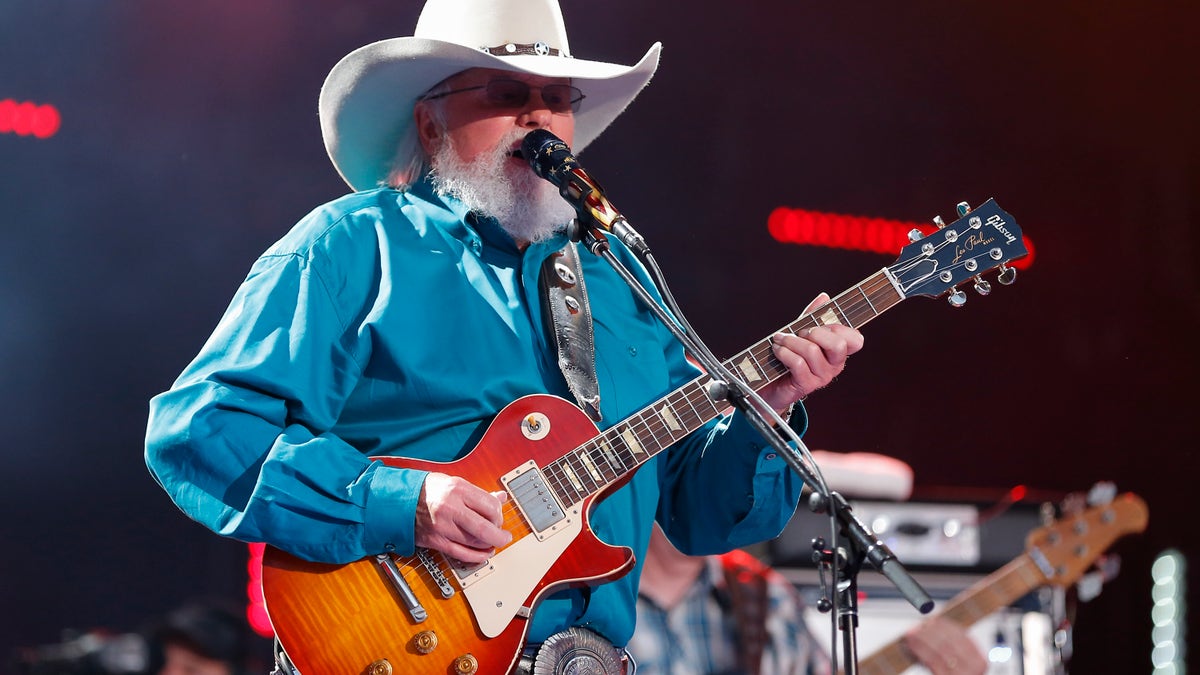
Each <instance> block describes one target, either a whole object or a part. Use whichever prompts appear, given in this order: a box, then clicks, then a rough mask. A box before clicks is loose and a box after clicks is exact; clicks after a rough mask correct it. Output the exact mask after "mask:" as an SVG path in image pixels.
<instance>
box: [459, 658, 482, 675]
mask: <svg viewBox="0 0 1200 675" xmlns="http://www.w3.org/2000/svg"><path fill="white" fill-rule="evenodd" d="M478 670H479V661H477V660H476V659H475V657H474V656H472V655H471V654H463V655H462V656H460V657H458V658H457V659H454V672H455V673H456V674H457V675H475V673H476V672H477V671H478Z"/></svg>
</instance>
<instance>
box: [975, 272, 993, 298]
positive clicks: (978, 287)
mask: <svg viewBox="0 0 1200 675" xmlns="http://www.w3.org/2000/svg"><path fill="white" fill-rule="evenodd" d="M975 292H976V293H978V294H980V295H987V294H988V293H991V292H992V285H991V284H989V283H988V282H987V280H986V279H984V278H983V277H981V276H979V275H975Z"/></svg>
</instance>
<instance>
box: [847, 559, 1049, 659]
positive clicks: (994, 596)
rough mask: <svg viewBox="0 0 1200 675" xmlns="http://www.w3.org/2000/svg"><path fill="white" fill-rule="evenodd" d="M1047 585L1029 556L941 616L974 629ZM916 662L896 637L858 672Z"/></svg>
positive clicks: (965, 593) (956, 600)
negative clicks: (1003, 608) (986, 619)
mask: <svg viewBox="0 0 1200 675" xmlns="http://www.w3.org/2000/svg"><path fill="white" fill-rule="evenodd" d="M1045 583H1046V577H1045V576H1044V575H1043V574H1042V573H1041V572H1040V571H1039V570H1038V567H1037V564H1036V563H1035V562H1034V560H1033V558H1031V557H1030V556H1029V554H1028V553H1026V554H1023V555H1021V556H1020V557H1018V558H1016V559H1014V560H1012V561H1010V562H1009V563H1008V564H1007V565H1005V566H1004V567H1001V568H1000V569H998V570H996V571H995V572H993V573H992V574H990V575H988V576H987V578H985V579H982V580H980V581H978V582H976V583H975V584H974V585H972V586H971V587H970V588H967V589H966V590H964V591H963V592H961V593H959V594H958V595H957V596H955V597H954V599H953V600H951V601H950V602H948V603H947V604H946V606H945V609H943V610H942V613H941V616H943V617H945V618H947V619H949V620H951V621H953V622H954V623H957V624H959V625H960V626H963V627H968V626H972V625H974V624H975V623H976V622H977V621H979V620H980V619H982V618H984V617H986V616H988V615H990V614H992V613H993V612H995V611H996V610H998V609H1000V608H1002V607H1007V606H1009V605H1011V604H1012V603H1013V602H1014V601H1016V600H1017V599H1018V598H1020V597H1022V596H1024V595H1025V594H1026V593H1028V592H1030V591H1032V590H1033V589H1035V588H1038V587H1040V586H1042V585H1044V584H1045ZM916 663H917V660H916V659H915V658H914V657H913V655H912V653H910V652H909V651H908V649H907V648H906V647H905V646H904V644H903V642H902V641H901V639H900V638H897V639H896V640H893V641H892V642H889V643H888V644H887V645H886V646H884V647H883V648H882V649H880V650H879V651H877V652H875V653H873V654H871V655H870V656H869V657H867V658H866V659H863V660H862V661H861V662H860V663H859V668H858V672H859V673H861V674H862V675H893V674H895V673H901V672H904V671H905V670H907V669H908V668H910V667H912V666H914V665H916Z"/></svg>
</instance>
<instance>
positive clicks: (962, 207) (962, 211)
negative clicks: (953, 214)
mask: <svg viewBox="0 0 1200 675" xmlns="http://www.w3.org/2000/svg"><path fill="white" fill-rule="evenodd" d="M955 208H957V209H958V217H959V218H962V217H963V216H965V215H967V214H968V213H970V212H971V205H970V204H968V203H966V202H959V203H958V206H957V207H955Z"/></svg>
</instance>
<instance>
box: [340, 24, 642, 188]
mask: <svg viewBox="0 0 1200 675" xmlns="http://www.w3.org/2000/svg"><path fill="white" fill-rule="evenodd" d="M661 51H662V45H661V43H657V42H656V43H654V44H653V45H651V47H650V49H649V50H647V51H646V54H645V55H644V56H643V57H642V58H641V60H640V61H638V62H637V63H636V64H635V65H633V66H622V65H618V64H614V63H606V62H603V61H587V60H583V59H577V58H570V57H562V56H542V55H533V54H520V55H513V56H493V55H492V54H489V53H487V52H485V51H482V50H479V49H472V48H470V47H464V46H463V45H459V44H455V43H453V42H446V41H443V40H434V39H430V38H420V37H401V38H392V39H389V40H381V41H379V42H374V43H372V44H369V45H366V46H363V47H360V48H359V49H356V50H355V51H353V52H351V53H350V54H348V55H346V57H345V58H343V59H342V60H341V61H339V62H338V64H337V65H336V66H334V67H333V70H331V71H330V73H329V76H328V77H327V78H325V84H324V86H322V88H321V96H320V104H319V108H318V110H319V115H320V120H321V135H322V137H323V138H324V140H325V149H326V151H327V152H328V153H329V158H330V159H331V160H332V161H333V164H334V166H335V167H336V168H337V170H338V173H339V174H341V176H342V178H343V179H345V181H346V182H347V183H348V184H349V185H350V187H351V188H353V189H355V190H368V189H372V188H375V187H378V186H379V185H380V184H382V183H383V181H384V180H385V179H386V178H387V176H388V173H389V172H390V171H391V169H392V168H393V167H394V166H396V165H397V163H398V161H402V160H403V159H404V158H398V157H397V152H398V151H399V149H400V148H401V147H411V148H413V149H414V151H415V150H416V147H417V146H416V145H415V143H412V144H410V143H404V142H405V141H406V137H407V136H409V135H410V134H415V133H416V131H415V129H414V125H413V106H414V105H415V104H416V102H417V98H418V97H419V96H421V95H422V94H424V93H425V92H426V91H428V90H429V89H430V88H431V87H433V86H434V85H435V84H437V83H439V82H441V81H442V80H444V79H446V78H447V77H450V76H451V75H454V74H455V73H458V72H461V71H463V70H467V69H468V68H495V69H499V70H509V71H515V72H522V73H529V74H533V75H540V76H543V77H567V78H571V80H572V81H573V83H574V84H575V86H577V87H579V88H580V89H582V90H583V92H584V94H585V95H586V96H587V99H586V100H585V101H584V104H583V106H582V107H581V108H580V110H579V112H578V113H576V114H575V138H574V144H573V150H574V151H575V152H579V151H581V150H583V148H584V147H586V146H587V145H588V144H589V143H591V142H592V141H593V140H595V138H596V137H597V136H599V135H600V132H602V131H604V129H605V128H607V127H608V125H609V124H612V122H613V120H614V119H616V118H617V116H618V115H620V114H621V112H622V111H624V110H625V108H626V107H627V106H628V105H629V104H630V103H631V102H632V101H633V99H634V98H636V97H637V95H638V93H639V92H641V90H642V88H643V87H645V86H646V84H647V83H648V82H649V81H650V78H651V77H653V75H654V72H655V70H656V69H657V68H658V60H659V55H660V53H661ZM402 144H403V145H402Z"/></svg>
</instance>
